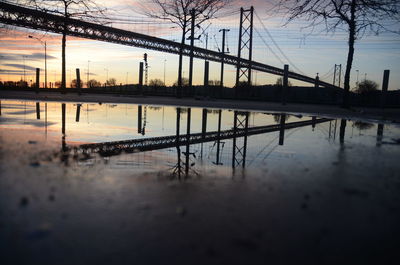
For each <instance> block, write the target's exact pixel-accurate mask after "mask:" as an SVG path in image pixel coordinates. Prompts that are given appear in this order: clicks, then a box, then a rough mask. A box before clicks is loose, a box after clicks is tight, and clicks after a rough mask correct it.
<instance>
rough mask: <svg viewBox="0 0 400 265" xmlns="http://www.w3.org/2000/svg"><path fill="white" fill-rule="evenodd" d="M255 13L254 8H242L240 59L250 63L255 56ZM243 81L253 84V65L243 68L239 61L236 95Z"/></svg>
mask: <svg viewBox="0 0 400 265" xmlns="http://www.w3.org/2000/svg"><path fill="white" fill-rule="evenodd" d="M253 13H254V7H253V6H252V7H250V9H243V8H240V26H239V45H238V58H245V59H248V60H249V61H250V62H251V60H252V56H253ZM242 81H244V82H247V84H248V85H250V84H251V63H250V64H249V65H248V66H242V65H241V64H240V61H238V63H237V66H236V89H235V94H236V95H237V93H238V92H239V91H238V89H239V86H240V82H242Z"/></svg>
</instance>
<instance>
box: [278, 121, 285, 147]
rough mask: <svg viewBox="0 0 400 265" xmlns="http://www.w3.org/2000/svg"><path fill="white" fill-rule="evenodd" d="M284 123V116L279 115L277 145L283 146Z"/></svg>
mask: <svg viewBox="0 0 400 265" xmlns="http://www.w3.org/2000/svg"><path fill="white" fill-rule="evenodd" d="M285 123H286V114H281V120H280V130H279V145H283V143H284V140H285Z"/></svg>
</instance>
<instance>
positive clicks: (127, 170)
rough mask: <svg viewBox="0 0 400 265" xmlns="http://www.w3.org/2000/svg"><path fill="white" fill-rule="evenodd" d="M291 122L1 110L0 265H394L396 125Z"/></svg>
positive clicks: (399, 209) (105, 109)
mask: <svg viewBox="0 0 400 265" xmlns="http://www.w3.org/2000/svg"><path fill="white" fill-rule="evenodd" d="M178 113H179V116H178ZM189 113H190V115H189ZM293 114H294V113H291V114H290V115H289V114H288V115H280V114H277V113H272V114H270V113H268V112H267V111H266V112H262V113H261V112H246V111H239V112H235V111H234V110H229V109H224V110H221V111H220V110H219V109H206V110H203V109H202V108H191V109H190V110H189V109H188V108H177V107H172V106H162V105H158V106H155V105H153V106H151V105H144V104H143V105H142V106H138V105H133V104H122V103H119V104H113V103H85V102H75V103H74V102H70V103H67V104H64V105H63V104H62V103H61V102H45V101H41V102H34V101H23V100H1V116H0V169H1V171H0V172H1V173H0V257H1V259H0V261H1V264H267V263H270V264H293V263H295V264H397V262H396V260H398V259H399V258H400V257H399V256H400V254H399V252H398V248H399V240H398V238H399V236H400V228H399V225H398V224H399V221H400V164H399V157H400V125H399V124H396V123H390V122H387V121H386V122H383V121H376V120H362V121H360V120H345V119H342V118H341V117H332V115H329V117H328V118H329V119H326V120H322V118H325V117H308V116H305V115H300V114H298V115H296V114H295V115H293ZM235 115H236V117H235ZM189 116H190V128H189V131H190V134H191V135H196V134H201V133H202V131H203V129H204V128H206V132H208V133H209V134H207V135H206V136H204V138H202V137H200V139H203V140H197V142H195V140H193V142H190V144H189V145H187V144H182V143H180V144H178V145H177V144H176V142H173V141H177V140H176V139H177V138H176V134H177V130H176V127H177V124H179V127H180V130H179V135H181V136H182V135H183V136H185V135H186V133H187V131H188V126H187V125H188V117H189ZM205 116H206V117H207V118H206V122H204V120H205ZM177 117H178V118H177ZM219 118H220V120H221V122H220V126H218V125H219ZM346 118H347V117H346ZM246 119H247V122H246ZM235 120H236V127H237V130H236V133H237V134H238V133H240V132H244V130H246V129H242V128H246V124H247V131H246V132H244V133H243V135H241V136H240V137H239V136H237V137H233V136H232V135H235V134H234V133H233V134H232V132H234V130H232V128H234V127H235ZM204 124H205V125H204ZM285 126H292V127H291V129H286V130H284V129H283V128H285ZM219 127H220V135H227V138H224V139H220V140H219V141H218V140H216V139H215V138H212V133H213V132H215V133H217V132H218V128H219ZM256 128H260V130H261V131H259V133H254V134H251V133H252V132H255V129H256ZM210 132H211V133H210ZM250 134H251V135H250ZM246 135H248V136H247V137H246ZM168 136H171V137H172V138H171V137H170V138H168ZM207 137H209V140H210V141H206V140H205V139H206V138H207ZM234 138H235V140H234ZM143 139H145V140H143ZM207 139H208V138H207ZM142 140H143V141H142ZM117 141H119V142H118V143H117ZM121 141H122V142H121ZM168 141H170V142H168ZM171 141H172V142H171ZM179 141H183V140H182V139H181V138H180V140H179ZM179 141H178V142H179ZM199 141H200V142H199ZM92 143H96V144H97V145H96V146H94V147H93V146H90V145H87V144H92ZM168 144H169V145H168ZM234 150H235V152H234Z"/></svg>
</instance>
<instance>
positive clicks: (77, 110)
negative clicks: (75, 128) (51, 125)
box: [75, 104, 81, 122]
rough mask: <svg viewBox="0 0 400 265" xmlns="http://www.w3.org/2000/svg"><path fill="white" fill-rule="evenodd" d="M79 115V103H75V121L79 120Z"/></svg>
mask: <svg viewBox="0 0 400 265" xmlns="http://www.w3.org/2000/svg"><path fill="white" fill-rule="evenodd" d="M80 115H81V104H77V105H76V117H75V121H76V122H79V117H80Z"/></svg>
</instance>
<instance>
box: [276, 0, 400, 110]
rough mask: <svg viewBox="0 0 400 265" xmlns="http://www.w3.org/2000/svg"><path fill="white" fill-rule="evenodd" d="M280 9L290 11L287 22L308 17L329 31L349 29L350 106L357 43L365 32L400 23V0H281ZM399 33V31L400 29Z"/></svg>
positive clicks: (346, 94) (347, 75) (389, 28)
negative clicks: (355, 45) (352, 69)
mask: <svg viewBox="0 0 400 265" xmlns="http://www.w3.org/2000/svg"><path fill="white" fill-rule="evenodd" d="M277 6H278V7H279V8H283V11H284V12H285V13H286V14H287V16H288V20H287V23H289V22H292V21H293V20H295V19H300V18H301V19H306V20H307V21H309V22H310V24H309V26H310V27H315V26H318V25H321V24H322V25H324V26H325V28H326V31H327V32H335V31H336V30H338V29H342V27H343V28H344V29H345V30H346V31H347V32H348V54H347V64H346V72H345V76H344V95H343V107H349V106H350V102H349V91H350V73H351V67H352V64H353V57H354V44H355V42H356V40H359V39H361V38H362V37H363V36H364V35H365V34H368V33H373V34H379V33H380V32H382V31H391V32H395V31H394V30H392V28H393V26H394V24H397V23H399V22H400V18H399V10H400V1H398V0H279V2H278V5H277ZM397 33H399V32H397Z"/></svg>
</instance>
